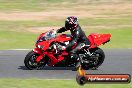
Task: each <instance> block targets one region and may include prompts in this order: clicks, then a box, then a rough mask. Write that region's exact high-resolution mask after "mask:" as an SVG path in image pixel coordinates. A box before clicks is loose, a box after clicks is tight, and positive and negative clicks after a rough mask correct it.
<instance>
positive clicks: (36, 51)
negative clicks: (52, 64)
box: [33, 48, 44, 62]
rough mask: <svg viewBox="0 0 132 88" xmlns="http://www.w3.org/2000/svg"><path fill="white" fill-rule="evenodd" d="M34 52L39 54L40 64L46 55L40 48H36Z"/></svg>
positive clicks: (38, 60)
mask: <svg viewBox="0 0 132 88" xmlns="http://www.w3.org/2000/svg"><path fill="white" fill-rule="evenodd" d="M33 51H34V52H35V53H37V54H39V56H38V57H37V58H36V62H40V61H41V60H42V59H43V56H44V54H43V53H42V51H41V50H40V49H38V48H34V49H33Z"/></svg>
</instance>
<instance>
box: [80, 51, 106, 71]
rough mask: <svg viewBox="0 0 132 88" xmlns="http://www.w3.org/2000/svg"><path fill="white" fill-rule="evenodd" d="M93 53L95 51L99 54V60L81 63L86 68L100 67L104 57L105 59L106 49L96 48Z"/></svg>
mask: <svg viewBox="0 0 132 88" xmlns="http://www.w3.org/2000/svg"><path fill="white" fill-rule="evenodd" d="M92 53H95V54H96V55H99V56H98V58H97V59H98V60H97V62H96V64H90V63H85V62H84V63H81V67H82V68H83V69H85V70H88V69H96V68H98V67H99V66H101V65H102V63H103V61H104V59H105V54H104V51H103V50H102V49H100V48H96V49H94V50H93V51H92Z"/></svg>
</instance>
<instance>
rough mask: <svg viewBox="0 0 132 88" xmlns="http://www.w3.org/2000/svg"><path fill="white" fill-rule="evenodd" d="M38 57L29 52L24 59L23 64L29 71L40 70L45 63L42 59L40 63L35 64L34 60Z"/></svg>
mask: <svg viewBox="0 0 132 88" xmlns="http://www.w3.org/2000/svg"><path fill="white" fill-rule="evenodd" d="M38 56H39V54H37V53H35V52H34V51H30V52H29V53H28V54H27V55H26V57H25V59H24V64H25V66H26V67H27V68H28V69H29V70H38V69H42V68H43V67H44V66H45V65H46V63H47V60H46V59H45V60H44V59H42V60H41V61H40V62H36V58H37V57H38Z"/></svg>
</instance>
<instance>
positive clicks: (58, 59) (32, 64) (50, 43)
mask: <svg viewBox="0 0 132 88" xmlns="http://www.w3.org/2000/svg"><path fill="white" fill-rule="evenodd" d="M110 37H111V35H110V34H97V33H93V34H90V35H89V36H88V37H87V38H88V39H89V41H90V42H91V46H90V49H88V47H87V45H85V46H82V47H81V50H79V51H78V55H79V58H80V60H77V59H71V57H70V53H69V52H68V51H66V50H65V47H66V46H67V45H68V44H69V42H70V40H71V35H69V34H60V35H58V36H56V33H55V32H53V30H51V31H48V32H45V33H42V34H41V35H40V36H39V37H38V39H37V42H36V44H35V46H36V48H34V49H33V50H32V51H30V52H29V53H28V54H27V55H26V57H25V60H24V64H25V66H26V67H27V68H28V69H30V70H33V69H42V68H43V67H44V66H45V65H48V66H51V67H58V66H59V67H75V66H76V65H77V64H78V62H79V61H81V65H82V67H83V68H84V69H90V68H98V67H99V66H100V65H101V64H102V63H103V61H104V59H105V54H104V52H103V50H102V49H100V48H99V47H98V46H100V45H101V44H105V43H107V42H109V41H110Z"/></svg>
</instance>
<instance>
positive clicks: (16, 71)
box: [0, 49, 132, 79]
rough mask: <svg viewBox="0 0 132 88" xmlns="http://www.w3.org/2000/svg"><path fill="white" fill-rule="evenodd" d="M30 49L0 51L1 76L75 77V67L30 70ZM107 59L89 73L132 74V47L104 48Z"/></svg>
mask: <svg viewBox="0 0 132 88" xmlns="http://www.w3.org/2000/svg"><path fill="white" fill-rule="evenodd" d="M28 52H29V50H22V51H19V50H2V51H0V78H44V79H73V78H75V76H76V71H72V69H73V68H64V67H54V68H53V67H45V68H44V69H42V70H28V69H26V67H25V66H24V63H23V61H24V58H25V55H26V54H27V53H28ZM104 52H105V54H106V59H105V61H104V63H103V64H102V66H100V67H99V68H98V70H88V71H87V72H88V73H89V74H92V73H94V74H111V73H113V74H130V75H132V49H104Z"/></svg>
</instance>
